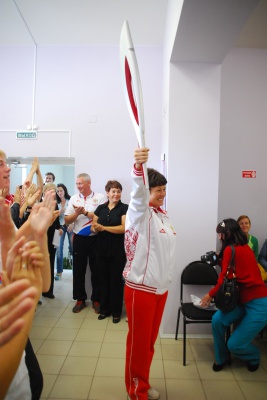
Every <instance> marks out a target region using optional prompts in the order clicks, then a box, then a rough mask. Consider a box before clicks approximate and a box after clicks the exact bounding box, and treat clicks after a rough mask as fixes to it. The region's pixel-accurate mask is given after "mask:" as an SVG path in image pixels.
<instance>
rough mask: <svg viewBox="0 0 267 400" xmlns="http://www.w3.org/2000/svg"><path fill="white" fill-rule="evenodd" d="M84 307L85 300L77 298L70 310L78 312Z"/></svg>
mask: <svg viewBox="0 0 267 400" xmlns="http://www.w3.org/2000/svg"><path fill="white" fill-rule="evenodd" d="M85 307H86V303H85V301H82V300H78V301H77V303H76V304H75V306H74V307H73V309H72V311H73V312H74V313H78V312H80V311H82V310H83V309H84V308H85Z"/></svg>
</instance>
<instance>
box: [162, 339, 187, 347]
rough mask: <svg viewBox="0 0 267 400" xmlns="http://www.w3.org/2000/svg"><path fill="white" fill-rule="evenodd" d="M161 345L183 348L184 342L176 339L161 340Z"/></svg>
mask: <svg viewBox="0 0 267 400" xmlns="http://www.w3.org/2000/svg"><path fill="white" fill-rule="evenodd" d="M160 344H176V345H178V346H182V344H183V342H182V340H175V339H174V338H173V339H169V338H160Z"/></svg>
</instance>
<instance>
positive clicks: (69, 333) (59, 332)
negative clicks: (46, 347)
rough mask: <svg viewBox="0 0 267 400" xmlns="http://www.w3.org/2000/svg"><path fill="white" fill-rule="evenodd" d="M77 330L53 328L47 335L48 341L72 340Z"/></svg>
mask: <svg viewBox="0 0 267 400" xmlns="http://www.w3.org/2000/svg"><path fill="white" fill-rule="evenodd" d="M78 331H79V329H75V328H69V329H65V328H53V329H52V330H51V332H50V333H49V335H48V337H47V338H48V339H49V340H74V339H75V337H76V336H77V333H78Z"/></svg>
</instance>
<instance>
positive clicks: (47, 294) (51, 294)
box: [42, 292, 55, 299]
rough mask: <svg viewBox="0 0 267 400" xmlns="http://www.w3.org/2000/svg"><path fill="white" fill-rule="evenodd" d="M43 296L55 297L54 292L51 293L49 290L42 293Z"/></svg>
mask: <svg viewBox="0 0 267 400" xmlns="http://www.w3.org/2000/svg"><path fill="white" fill-rule="evenodd" d="M42 296H43V297H48V299H54V298H55V296H54V295H53V293H49V292H46V293H42Z"/></svg>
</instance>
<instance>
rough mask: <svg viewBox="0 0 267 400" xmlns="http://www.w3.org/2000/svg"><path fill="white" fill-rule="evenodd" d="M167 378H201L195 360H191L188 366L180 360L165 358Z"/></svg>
mask: <svg viewBox="0 0 267 400" xmlns="http://www.w3.org/2000/svg"><path fill="white" fill-rule="evenodd" d="M163 365H164V373H165V378H166V379H194V380H196V379H199V373H198V370H197V367H196V363H195V361H190V362H188V364H187V365H186V366H183V364H182V363H181V362H180V361H173V360H163Z"/></svg>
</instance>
